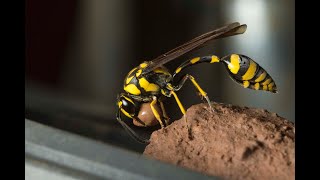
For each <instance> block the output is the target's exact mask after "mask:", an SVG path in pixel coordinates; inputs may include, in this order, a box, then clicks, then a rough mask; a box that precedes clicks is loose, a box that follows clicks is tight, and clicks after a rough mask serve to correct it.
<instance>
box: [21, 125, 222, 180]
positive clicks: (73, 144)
mask: <svg viewBox="0 0 320 180" xmlns="http://www.w3.org/2000/svg"><path fill="white" fill-rule="evenodd" d="M25 170H26V171H25V179H32V180H37V179H47V180H50V179H132V180H135V179H137V180H142V179H185V180H189V179H196V180H200V179H211V180H212V179H213V180H215V179H218V178H216V177H209V176H205V175H203V174H200V173H197V172H193V171H190V170H187V169H184V168H180V167H177V166H174V165H170V164H166V163H162V162H159V161H156V160H152V159H148V158H146V157H144V156H143V155H140V154H137V153H134V152H131V151H127V150H124V149H121V148H117V147H114V146H111V145H108V144H104V143H101V142H98V141H94V140H91V139H88V138H85V137H82V136H79V135H76V134H71V133H68V132H66V131H62V130H59V129H55V128H52V127H48V126H45V125H42V124H39V123H36V122H33V121H30V120H28V119H26V120H25Z"/></svg>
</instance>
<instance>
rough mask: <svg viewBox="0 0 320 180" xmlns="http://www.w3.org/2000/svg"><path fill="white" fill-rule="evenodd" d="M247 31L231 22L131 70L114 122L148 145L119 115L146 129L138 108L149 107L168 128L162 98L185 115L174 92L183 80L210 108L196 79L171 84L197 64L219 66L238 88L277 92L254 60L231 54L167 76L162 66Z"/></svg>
mask: <svg viewBox="0 0 320 180" xmlns="http://www.w3.org/2000/svg"><path fill="white" fill-rule="evenodd" d="M246 29H247V25H245V24H242V25H240V23H238V22H235V23H231V24H228V25H226V26H223V27H221V28H218V29H216V30H213V31H210V32H208V33H205V34H203V35H200V36H198V37H196V38H194V39H192V40H190V41H188V42H186V43H185V44H183V45H181V46H179V47H177V48H175V49H173V50H171V51H169V52H167V53H165V54H163V55H161V56H158V57H157V58H155V59H153V60H151V61H145V62H143V63H141V64H140V65H139V66H137V67H135V68H133V69H132V70H131V71H130V72H129V73H128V75H127V76H126V78H125V80H124V86H123V89H124V91H125V92H124V93H121V94H119V95H118V97H117V106H118V112H117V120H118V121H119V123H120V124H121V125H122V126H123V127H124V128H125V129H126V130H127V131H128V132H129V134H130V135H131V136H132V137H133V138H135V139H136V140H138V141H139V142H143V143H148V142H149V140H148V139H143V138H141V137H139V136H138V135H137V134H136V133H135V132H134V131H133V130H132V129H131V128H130V127H129V126H128V125H127V124H126V123H125V122H124V121H122V119H121V112H122V113H123V114H124V115H125V116H127V117H129V118H131V119H133V120H134V121H135V123H137V122H138V123H139V124H140V125H141V126H145V127H147V126H150V124H146V123H145V122H146V121H145V120H141V119H140V118H139V117H141V116H140V115H139V113H140V114H141V112H142V111H145V110H142V109H145V108H141V107H142V105H144V106H145V105H146V104H147V105H148V106H150V109H151V111H152V114H153V115H154V117H155V119H156V120H157V121H158V123H159V124H160V125H161V128H164V127H165V126H167V125H168V124H169V117H168V116H167V114H166V111H165V109H164V105H163V101H164V100H165V98H169V97H172V96H173V97H174V99H175V101H176V102H177V105H178V106H179V109H180V110H181V112H182V114H183V115H185V114H186V110H185V108H184V106H183V105H182V103H181V101H180V99H179V97H178V96H177V94H176V92H177V91H179V90H180V89H181V88H182V87H183V85H184V83H185V82H186V81H187V80H190V81H191V82H192V84H193V85H194V86H195V88H196V89H197V90H198V91H199V93H200V95H201V96H202V97H203V98H204V99H205V100H206V101H207V103H208V104H209V106H210V108H211V109H213V108H212V107H211V103H210V99H209V97H208V95H207V93H206V92H205V91H204V90H203V89H202V88H201V87H200V85H199V84H198V82H197V81H196V79H195V78H194V77H193V76H192V75H190V74H185V75H184V76H182V78H181V79H180V80H179V81H178V83H177V84H173V79H174V78H175V77H176V75H177V74H179V73H181V72H182V71H183V70H184V69H185V68H187V67H190V66H192V65H196V64H199V63H211V64H213V63H223V64H224V65H225V67H226V70H227V71H228V73H229V75H230V78H231V79H232V80H234V81H235V82H237V83H238V84H240V85H242V86H243V87H244V88H250V89H254V90H264V91H269V92H272V93H276V92H277V87H276V84H275V82H274V80H273V79H272V78H271V76H270V75H269V74H268V73H267V72H266V71H265V70H264V69H263V68H262V67H261V66H260V65H259V64H258V63H256V62H255V61H254V60H252V59H251V58H249V57H247V56H245V55H241V54H231V55H227V56H224V57H222V58H219V57H218V56H216V55H210V56H203V57H195V58H192V59H191V60H187V61H185V62H184V63H182V64H181V65H180V66H179V67H177V68H176V70H175V71H174V73H173V74H171V73H170V72H169V70H168V69H167V68H165V67H164V64H166V63H168V62H170V61H172V60H174V59H176V58H178V57H180V56H181V55H183V54H185V53H187V52H190V51H191V50H195V49H196V48H200V47H202V46H204V45H205V44H206V43H208V42H209V41H210V40H214V39H220V38H224V37H229V36H234V35H238V34H243V33H244V32H245V31H246Z"/></svg>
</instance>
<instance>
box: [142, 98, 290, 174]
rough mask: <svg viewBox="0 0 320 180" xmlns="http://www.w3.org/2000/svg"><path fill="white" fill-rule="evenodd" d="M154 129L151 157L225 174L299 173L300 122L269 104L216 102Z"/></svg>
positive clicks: (200, 105) (150, 150) (147, 151)
mask: <svg viewBox="0 0 320 180" xmlns="http://www.w3.org/2000/svg"><path fill="white" fill-rule="evenodd" d="M213 107H214V109H215V112H211V111H210V110H209V108H208V105H207V104H199V105H194V106H192V107H190V108H189V109H188V111H187V114H186V117H187V120H188V125H189V126H190V129H191V131H190V132H189V133H188V131H187V128H186V122H185V121H184V119H183V118H182V119H180V120H178V121H175V122H173V123H172V124H171V125H169V126H168V127H166V128H165V129H163V130H158V131H155V132H153V134H152V136H151V143H150V144H149V145H148V146H147V147H146V149H145V151H144V154H145V155H146V156H148V157H152V158H154V159H158V160H161V161H165V162H169V163H172V164H175V165H178V166H182V167H185V168H189V169H192V170H195V171H199V172H202V173H205V174H208V175H214V176H220V177H222V178H223V179H259V180H261V179H268V180H269V179H274V180H276V179H281V180H286V179H290V180H292V179H294V177H295V170H294V169H295V159H294V157H295V151H294V147H295V127H294V124H293V123H292V122H290V121H288V120H286V119H285V118H282V117H280V116H278V115H277V114H275V113H270V112H268V111H266V110H263V109H255V108H248V107H239V106H233V105H225V104H217V103H213Z"/></svg>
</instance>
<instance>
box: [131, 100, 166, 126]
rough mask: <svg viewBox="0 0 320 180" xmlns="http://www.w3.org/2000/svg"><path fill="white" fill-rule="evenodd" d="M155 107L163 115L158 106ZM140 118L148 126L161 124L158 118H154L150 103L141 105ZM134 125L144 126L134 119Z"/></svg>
mask: <svg viewBox="0 0 320 180" xmlns="http://www.w3.org/2000/svg"><path fill="white" fill-rule="evenodd" d="M154 107H155V109H156V110H157V111H158V112H159V114H162V111H161V109H160V108H159V106H158V105H157V104H155V105H154ZM138 118H139V119H140V120H141V121H142V122H144V123H145V124H146V126H155V125H157V124H159V122H158V120H157V118H156V117H155V116H154V114H153V112H152V109H151V106H150V103H143V104H141V107H140V111H139V114H138ZM133 124H134V125H136V126H143V125H142V124H141V123H139V122H138V121H137V120H136V119H133Z"/></svg>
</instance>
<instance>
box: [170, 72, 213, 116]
mask: <svg viewBox="0 0 320 180" xmlns="http://www.w3.org/2000/svg"><path fill="white" fill-rule="evenodd" d="M187 79H189V80H190V81H191V82H192V84H193V85H194V86H195V87H196V88H197V89H198V91H199V92H200V94H201V96H202V97H204V98H205V99H206V101H207V103H208V104H209V107H210V109H211V110H212V111H214V110H213V108H212V106H211V101H210V99H209V97H208V95H207V93H206V92H205V91H204V90H203V89H202V88H201V87H200V86H199V84H198V83H197V81H196V80H195V78H194V77H193V76H191V75H189V74H186V75H185V76H183V78H182V79H181V80H180V82H179V84H178V85H177V86H175V87H174V90H175V91H179V90H180V89H181V88H182V86H183V85H184V83H185V82H186V80H187Z"/></svg>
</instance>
